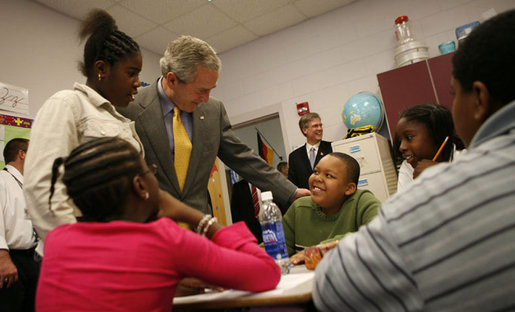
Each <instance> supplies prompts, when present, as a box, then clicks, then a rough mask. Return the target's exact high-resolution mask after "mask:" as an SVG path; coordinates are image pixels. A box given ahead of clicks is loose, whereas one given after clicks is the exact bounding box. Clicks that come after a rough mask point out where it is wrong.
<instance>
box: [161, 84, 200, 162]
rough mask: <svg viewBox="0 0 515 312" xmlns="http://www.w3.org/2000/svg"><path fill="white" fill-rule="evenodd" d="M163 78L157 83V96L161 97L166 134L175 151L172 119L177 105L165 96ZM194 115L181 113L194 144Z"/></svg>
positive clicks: (171, 148) (183, 122)
mask: <svg viewBox="0 0 515 312" xmlns="http://www.w3.org/2000/svg"><path fill="white" fill-rule="evenodd" d="M162 80H163V76H161V77H160V78H159V79H158V81H157V94H158V96H159V103H161V109H162V111H163V119H164V121H165V127H166V132H167V133H168V137H169V138H170V150H171V151H172V153H173V151H174V146H175V144H174V139H173V127H172V119H173V108H174V107H175V104H174V103H173V102H172V100H170V98H169V97H168V96H167V95H166V94H165V91H164V90H163V85H162ZM192 115H193V114H191V113H187V112H183V111H181V121H182V124H183V125H184V128H185V129H186V132H187V133H188V137H189V138H190V141H191V142H193V140H192V138H193V116H192Z"/></svg>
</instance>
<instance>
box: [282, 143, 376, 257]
mask: <svg viewBox="0 0 515 312" xmlns="http://www.w3.org/2000/svg"><path fill="white" fill-rule="evenodd" d="M359 172H360V169H359V164H358V162H357V161H356V160H355V159H354V158H352V157H351V156H349V155H347V154H344V153H338V152H334V153H330V154H328V155H326V156H324V157H323V158H322V159H321V160H320V161H319V162H318V164H317V165H316V166H315V169H314V171H313V174H312V175H311V176H310V177H309V188H310V190H311V196H310V197H302V198H299V199H297V200H296V201H295V202H294V203H293V204H292V205H291V207H290V209H288V212H287V213H286V214H285V215H284V219H283V225H284V235H285V237H286V246H287V247H288V254H289V255H290V256H292V255H293V254H295V253H296V252H298V251H301V250H304V249H305V248H306V247H309V246H313V245H316V244H319V243H320V242H322V241H331V240H337V239H340V238H342V237H343V236H344V235H345V234H347V233H349V232H355V231H357V230H358V229H359V227H360V226H361V225H363V224H367V223H368V222H369V221H370V220H372V219H373V218H374V217H375V216H376V215H377V209H378V208H379V206H380V205H381V202H380V201H379V200H378V199H377V198H376V197H375V196H374V195H373V194H372V193H371V192H370V191H367V190H357V183H358V179H359ZM302 260H303V257H300V258H299V257H295V258H293V259H291V261H292V263H294V264H297V263H300V262H301V261H302Z"/></svg>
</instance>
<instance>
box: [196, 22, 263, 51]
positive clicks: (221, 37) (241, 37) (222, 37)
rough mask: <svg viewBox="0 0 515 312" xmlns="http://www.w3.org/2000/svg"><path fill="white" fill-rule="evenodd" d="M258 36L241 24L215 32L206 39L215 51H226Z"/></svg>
mask: <svg viewBox="0 0 515 312" xmlns="http://www.w3.org/2000/svg"><path fill="white" fill-rule="evenodd" d="M257 38H258V36H256V35H254V34H253V33H251V32H250V31H248V30H247V29H245V28H244V27H243V26H240V25H238V26H236V27H234V28H231V29H228V30H226V31H223V32H220V33H217V34H216V35H214V36H212V37H209V38H207V39H206V41H207V42H208V43H209V44H210V45H212V46H213V47H214V48H215V50H216V51H217V52H220V51H227V50H230V49H232V48H234V47H237V46H240V45H243V44H245V43H247V42H250V41H252V40H256V39H257Z"/></svg>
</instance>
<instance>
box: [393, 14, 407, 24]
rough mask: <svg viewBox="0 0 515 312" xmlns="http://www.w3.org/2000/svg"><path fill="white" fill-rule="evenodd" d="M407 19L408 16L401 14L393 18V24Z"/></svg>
mask: <svg viewBox="0 0 515 312" xmlns="http://www.w3.org/2000/svg"><path fill="white" fill-rule="evenodd" d="M407 21H408V17H407V16H406V15H403V16H399V17H397V18H396V19H395V24H400V23H402V22H407Z"/></svg>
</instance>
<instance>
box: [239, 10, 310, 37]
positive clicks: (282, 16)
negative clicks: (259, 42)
mask: <svg viewBox="0 0 515 312" xmlns="http://www.w3.org/2000/svg"><path fill="white" fill-rule="evenodd" d="M304 19H305V18H304V16H303V15H302V14H301V13H300V12H299V10H297V8H295V7H294V6H293V5H287V6H284V7H282V8H279V9H277V10H275V11H273V12H270V13H267V14H265V15H263V16H260V17H258V18H256V19H254V20H252V21H250V22H248V23H245V24H244V26H245V27H246V28H247V29H249V30H250V31H252V32H253V33H255V34H256V35H259V36H265V35H268V34H270V33H273V32H276V31H278V30H280V29H283V28H287V27H289V26H292V25H295V24H297V23H299V22H301V21H303V20H304Z"/></svg>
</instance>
